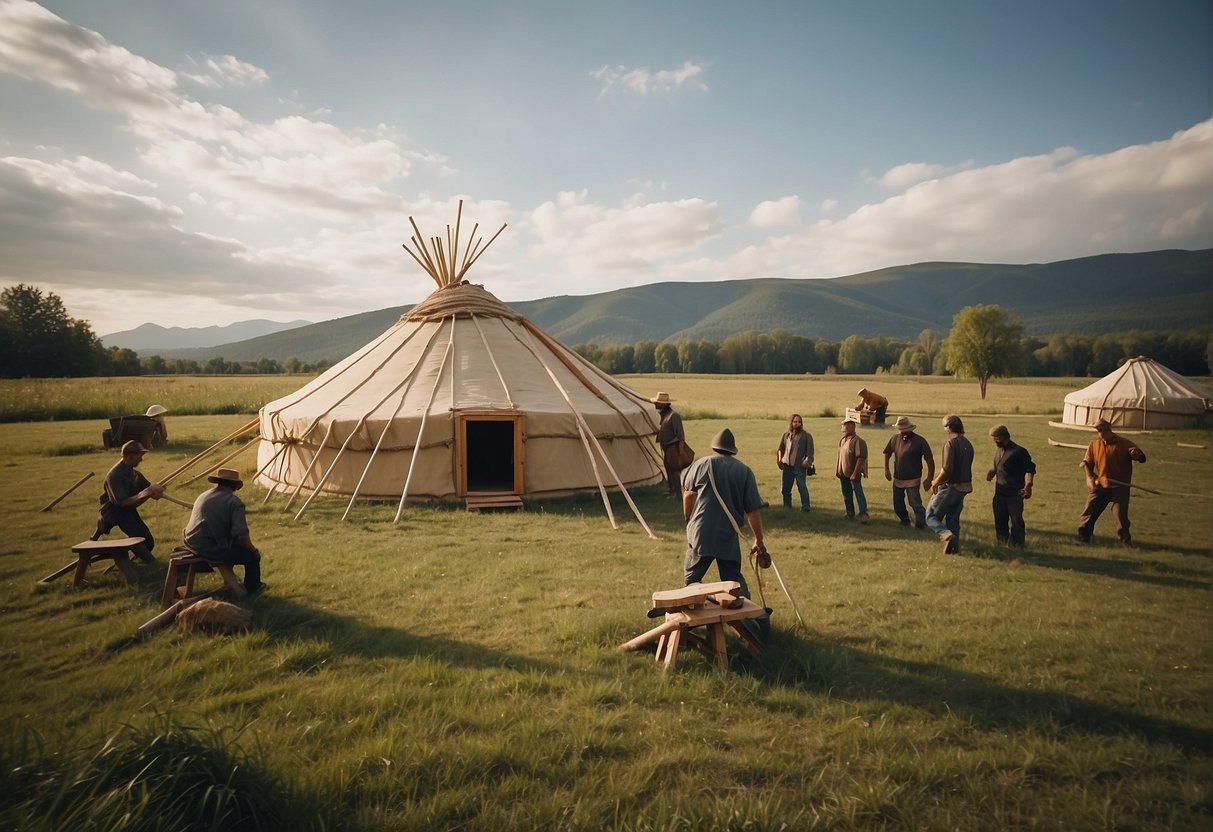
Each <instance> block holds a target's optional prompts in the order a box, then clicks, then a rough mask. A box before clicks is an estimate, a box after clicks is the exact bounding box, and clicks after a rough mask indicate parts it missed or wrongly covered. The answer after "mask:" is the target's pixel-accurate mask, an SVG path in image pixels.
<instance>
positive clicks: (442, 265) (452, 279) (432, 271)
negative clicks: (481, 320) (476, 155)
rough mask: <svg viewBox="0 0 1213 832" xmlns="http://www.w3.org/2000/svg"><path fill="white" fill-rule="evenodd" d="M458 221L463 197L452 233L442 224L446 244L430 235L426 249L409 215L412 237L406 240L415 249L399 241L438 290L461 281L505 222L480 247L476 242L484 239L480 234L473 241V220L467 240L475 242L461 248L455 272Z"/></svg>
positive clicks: (460, 220) (474, 228) (461, 219)
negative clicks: (461, 253)
mask: <svg viewBox="0 0 1213 832" xmlns="http://www.w3.org/2000/svg"><path fill="white" fill-rule="evenodd" d="M462 221H463V200H462V199H461V200H459V210H458V213H457V214H456V215H455V231H454V233H453V234H452V232H451V227H450V226H449V225H448V226H447V227H446V245H445V246H443V244H442V238H441V237H430V238H429V248H427V247H426V245H425V242H424V241H425V240H426V236H425V235H424V234H422V233H421V229H420V228H418V227H417V221H416V220H414V219H413V218H412V217H409V224H410V225H412V226H413V231H414V232H416V233H415V236H413V237H410V238H409V241H410V242H412V244H413V246H414V248H416V251H414V250H413V249H411V248H409V244H408V243H403V244H402V245H403V246H404V250H405V251H407V252H408V253H409V254H410V255H412V257H413V259H414V260H416V261H417V264H418V265H419V266H421V268H423V269H425V272H426V274H428V275H429V276H430V277H431V278H433V280H434V282H435V283H437V284H438V288H439V289H443V288H445V287H447V286H454V285H455V284H457V283H459V282H460V281H461V280H463V276H464V275H465V274H467V270H468V269H470V268H471V267H472V265H473V264H474V263H475V262H476V260H477V259H479V257H480V255H482V254H484V252H485V251H487V250H488V247H489V246H491V245H492V244H493V240H496V239H497V236H498V235H499V234H501V232H502V231H505V228H506V224H505V223H502V224H501V228H499V229H497V234H494V235H493V236H492V238H491V239H490V240H489V241H488V243H487V244H485V245H484V247H483V248H482V247H481V245H480V242H481V240H483V239H484V238H483V237H482V238H481V239H480V240H476V229H478V228H479V227H480V224H479V223H477V224H476V225H475V226H473V227H472V233H471V235H470V236H469V237H468V242H469V243H470V242H471V241H472V240H476V242H475V245H472V246H470V247H468V248H465V249H464V255H463V261H462V262H461V263H460V265H459V268H458V271H456V268H455V263H456V262H459V235H460V224H461V223H462Z"/></svg>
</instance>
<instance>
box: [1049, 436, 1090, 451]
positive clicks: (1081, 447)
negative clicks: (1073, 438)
mask: <svg viewBox="0 0 1213 832" xmlns="http://www.w3.org/2000/svg"><path fill="white" fill-rule="evenodd" d="M1049 444H1050V445H1052V446H1053V447H1055V448H1077V449H1078V450H1080V451H1085V450H1086V449H1087V446H1086V445H1076V444H1074V443H1073V442H1058V441H1057V440H1056V439H1052V438H1050V439H1049Z"/></svg>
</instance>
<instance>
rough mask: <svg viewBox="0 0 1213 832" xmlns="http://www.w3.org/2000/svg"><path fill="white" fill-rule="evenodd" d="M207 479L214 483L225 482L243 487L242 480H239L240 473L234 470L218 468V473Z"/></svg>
mask: <svg viewBox="0 0 1213 832" xmlns="http://www.w3.org/2000/svg"><path fill="white" fill-rule="evenodd" d="M207 479H208V480H210V481H211V482H214V483H220V482H225V483H236V484H237V485H244V480H242V479H240V472H239V471H237V470H236V469H235V468H220V469H219V470H218V471H216V472H215V473H213V474H211V475H210V476H209V477H207Z"/></svg>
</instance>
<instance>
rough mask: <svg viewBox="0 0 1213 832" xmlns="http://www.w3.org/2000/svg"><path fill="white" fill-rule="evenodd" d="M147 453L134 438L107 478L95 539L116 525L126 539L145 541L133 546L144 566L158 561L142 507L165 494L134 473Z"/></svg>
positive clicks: (155, 485)
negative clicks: (140, 509) (140, 511)
mask: <svg viewBox="0 0 1213 832" xmlns="http://www.w3.org/2000/svg"><path fill="white" fill-rule="evenodd" d="M145 453H147V450H146V449H145V448H144V447H143V446H142V445H140V444H139V443H138V442H136V441H135V440H134V439H132V440H130V441H129V442H127V443H125V444H124V445H123V446H122V458H121V459H120V460H118V461H117V462H116V463H114V467H113V468H110V470H109V473H108V474H106V475H105V490H104V491H102V492H101V508H100V511H99V513H98V516H97V531H96V533H94V534H93V540H98V539H100V538H101V536H102V535H107V534H109V533H110V530H111V529H113V528H114V526H117V527H118V528H120V529H122V531H123V532H125V533H126V536H127V537H142V538H143V542H142V543H140V544H139V545H138V546H134V547H132V548H131V552H133V553H134V555H135V557H137V558H139V560H141V561H143V562H144V563H151V562H152V561H154V560H155V559H156V558H155V556H153V555H152V549H153V548H155V546H156V539H155V538H154V537H152V531H151V529H149V528H148V527H147V523H144V522H143V518H142V517H140V516H139V506H141V505H143V504H144V503H146V502H147V501H148V500H159V499H160V498H161V497H162V496H163V495H164V486H162V485H158V484H156V483H151V482H148V481H147V477H145V476H143V474H142V473H140V472H139V471H137V470H135V469H136V468H138V467H139V463H140V462H142V461H143V455H144V454H145Z"/></svg>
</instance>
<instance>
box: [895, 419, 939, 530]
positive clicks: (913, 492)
mask: <svg viewBox="0 0 1213 832" xmlns="http://www.w3.org/2000/svg"><path fill="white" fill-rule="evenodd" d="M893 427H895V428H897V434H896V435H895V436H892V437H890V438H889V442H888V444H887V445H885V446H884V478H885V479H886V480H888V481H889V482H891V483H893V513H894V514H896V515H897V519H898V520H900V521H901V525H903V526H908V525H910V512H909V511H907V510H906V500H907V499H908V500H909V501H910V508H912V509H913V510H914V526H915V528H918V529H925V528H926V527H927V525H926V524H927V509H926V507H925V506H924V505H923V504H922V493H921V492H920V491H919V489H920V488H922V489H925V490H930V488H931V480H933V479H934V478H935V457H934V456H932V455H931V446H930V444H929V443H928V442H927V440H926V439H925V438H924V437H922V436H920V435H919V434H917V433H915V432H914V429H915V428H916V427H917V425H915V424H914V423H913V422H911V421H910V417H909V416H898V417H897V421H895V422H894V423H893ZM890 460H892V462H893V465H892V470H889V461H890ZM924 462H925V463H926V464H927V473H926V478H925V479H924V478H923V474H922V464H923V463H924Z"/></svg>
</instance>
